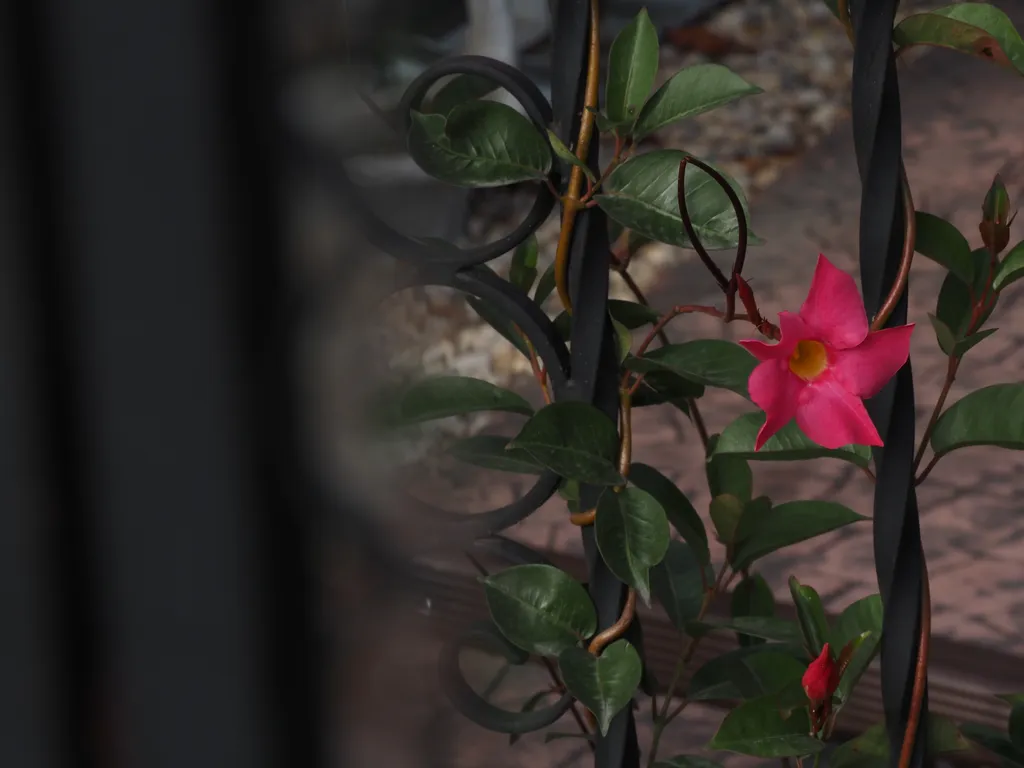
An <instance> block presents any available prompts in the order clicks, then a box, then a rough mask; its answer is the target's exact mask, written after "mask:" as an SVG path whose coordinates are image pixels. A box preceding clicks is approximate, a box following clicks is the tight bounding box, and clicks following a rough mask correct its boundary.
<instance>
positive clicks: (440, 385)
mask: <svg viewBox="0 0 1024 768" xmlns="http://www.w3.org/2000/svg"><path fill="white" fill-rule="evenodd" d="M386 411H387V413H386V415H385V419H386V422H387V424H388V426H391V427H402V426H408V425H411V424H419V423H422V422H424V421H433V420H435V419H445V418H448V417H449V416H462V415H464V414H467V413H478V412H480V411H507V412H509V413H520V414H524V415H530V414H532V413H533V408H532V407H531V406H530V404H529V403H528V402H526V400H524V399H523V398H522V397H521V396H520V395H517V394H516V393H515V392H510V391H509V390H507V389H502V388H501V387H499V386H496V385H494V384H491V382H489V381H484V380H483V379H474V378H470V377H468V376H434V377H431V378H427V379H422V380H420V381H418V382H416V383H414V384H412V385H411V386H409V387H406V388H405V389H404V390H402V391H401V392H400V393H399V394H398V396H397V398H395V399H393V400H391V401H390V402H389V403H388V405H387V408H386Z"/></svg>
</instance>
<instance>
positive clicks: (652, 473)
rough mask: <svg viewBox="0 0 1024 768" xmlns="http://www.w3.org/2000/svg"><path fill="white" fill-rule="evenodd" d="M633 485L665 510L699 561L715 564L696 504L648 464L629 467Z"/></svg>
mask: <svg viewBox="0 0 1024 768" xmlns="http://www.w3.org/2000/svg"><path fill="white" fill-rule="evenodd" d="M629 482H630V483H631V484H632V485H635V486H636V487H637V488H642V489H643V490H645V491H647V493H649V494H651V495H652V496H653V497H654V498H656V499H657V500H658V503H659V504H661V507H662V509H664V510H665V515H666V516H667V517H668V521H669V522H670V523H671V524H672V527H673V528H675V529H676V533H678V534H679V535H680V536H682V537H683V540H684V541H685V542H686V543H687V544H689V545H690V548H691V549H692V550H693V554H694V556H695V557H696V558H697V561H698V562H699V563H700V564H701V565H702V566H706V565H707V564H708V563H710V562H711V552H710V550H709V549H708V534H707V531H706V530H705V529H704V521H703V520H701V518H700V515H698V514H697V510H696V509H694V508H693V504H691V503H690V500H689V499H688V498H686V494H684V493H683V492H682V491H681V490H679V488H678V487H677V486H676V484H675V483H673V482H672V481H671V480H669V479H668V478H667V477H665V475H663V474H662V473H661V472H659V471H658V470H656V469H655V468H654V467H652V466H649V465H647V464H642V463H639V462H637V463H635V464H633V465H632V466H630V468H629Z"/></svg>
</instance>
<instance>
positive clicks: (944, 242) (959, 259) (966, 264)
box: [914, 211, 974, 285]
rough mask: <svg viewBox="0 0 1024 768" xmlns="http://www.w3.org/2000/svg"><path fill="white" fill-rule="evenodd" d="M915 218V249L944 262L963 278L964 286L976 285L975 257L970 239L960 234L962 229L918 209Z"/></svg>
mask: <svg viewBox="0 0 1024 768" xmlns="http://www.w3.org/2000/svg"><path fill="white" fill-rule="evenodd" d="M914 218H915V221H916V227H917V234H916V236H915V238H914V250H915V251H917V252H918V253H920V254H921V255H922V256H927V257H928V258H929V259H931V260H932V261H934V262H936V263H938V264H941V265H942V266H943V267H945V268H946V269H947V270H949V272H950V273H951V274H954V275H956V276H957V277H958V278H960V279H961V280H962V281H963V283H964V285H972V284H973V283H974V257H973V256H972V255H971V246H970V245H968V244H967V238H965V237H964V236H963V235H962V234H960V230H959V229H957V228H956V227H954V226H953V225H952V224H950V223H949V222H948V221H946V220H945V219H940V218H939V217H938V216H933V215H932V214H930V213H923V212H922V211H918V212H917V214H916V216H915V217H914Z"/></svg>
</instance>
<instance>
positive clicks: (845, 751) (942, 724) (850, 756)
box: [828, 714, 970, 768]
mask: <svg viewBox="0 0 1024 768" xmlns="http://www.w3.org/2000/svg"><path fill="white" fill-rule="evenodd" d="M925 730H926V732H927V734H928V745H927V747H926V749H925V753H926V756H927V757H928V758H934V757H936V756H937V755H940V754H944V753H947V752H958V751H961V750H964V749H968V748H969V746H970V745H969V744H968V743H967V740H966V739H965V738H964V736H963V734H961V733H960V729H959V728H957V726H956V724H955V723H954V722H953V721H952V720H950V719H949V718H948V717H944V716H942V715H933V714H929V715H928V724H927V728H926V729H925ZM828 764H829V768H884V766H887V765H889V764H890V763H889V737H888V735H887V734H886V731H885V725H883V724H882V723H879V724H877V725H873V726H871V727H870V728H868V729H867V730H866V731H864V733H862V734H861V735H860V736H858V737H857V738H855V739H851V740H850V741H847V742H845V743H843V744H840V745H839V746H838V747H836V749H835V751H834V752H833V753H832V757H831V758H830V759H829V763H828Z"/></svg>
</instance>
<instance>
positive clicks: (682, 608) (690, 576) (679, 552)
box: [651, 540, 714, 632]
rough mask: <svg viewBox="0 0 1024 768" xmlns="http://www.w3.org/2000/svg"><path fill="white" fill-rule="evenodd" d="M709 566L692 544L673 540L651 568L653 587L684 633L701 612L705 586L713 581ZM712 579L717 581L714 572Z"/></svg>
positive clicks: (674, 624)
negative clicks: (701, 559)
mask: <svg viewBox="0 0 1024 768" xmlns="http://www.w3.org/2000/svg"><path fill="white" fill-rule="evenodd" d="M708 568H709V567H708V566H707V565H701V563H700V561H699V560H698V559H697V556H696V555H695V554H694V552H693V549H692V548H691V547H690V546H689V545H687V544H685V543H684V542H682V541H674V540H673V541H670V542H669V545H668V550H667V551H666V553H665V557H664V558H663V559H662V561H661V562H660V563H658V565H656V566H655V567H654V568H652V569H651V590H652V591H653V592H654V596H655V597H656V598H657V599H658V602H659V603H661V606H662V608H664V609H665V613H666V614H667V615H668V618H669V621H671V622H672V626H674V627H675V628H676V629H678V630H680V631H681V632H682V631H685V630H686V626H687V624H689V623H690V622H691V621H693V620H694V619H696V618H697V614H699V613H700V608H701V604H702V603H703V602H704V590H705V586H704V585H705V582H707V581H709V579H708V572H707V570H708ZM702 569H703V570H704V572H703V574H702ZM710 580H714V575H712V576H711V579H710Z"/></svg>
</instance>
